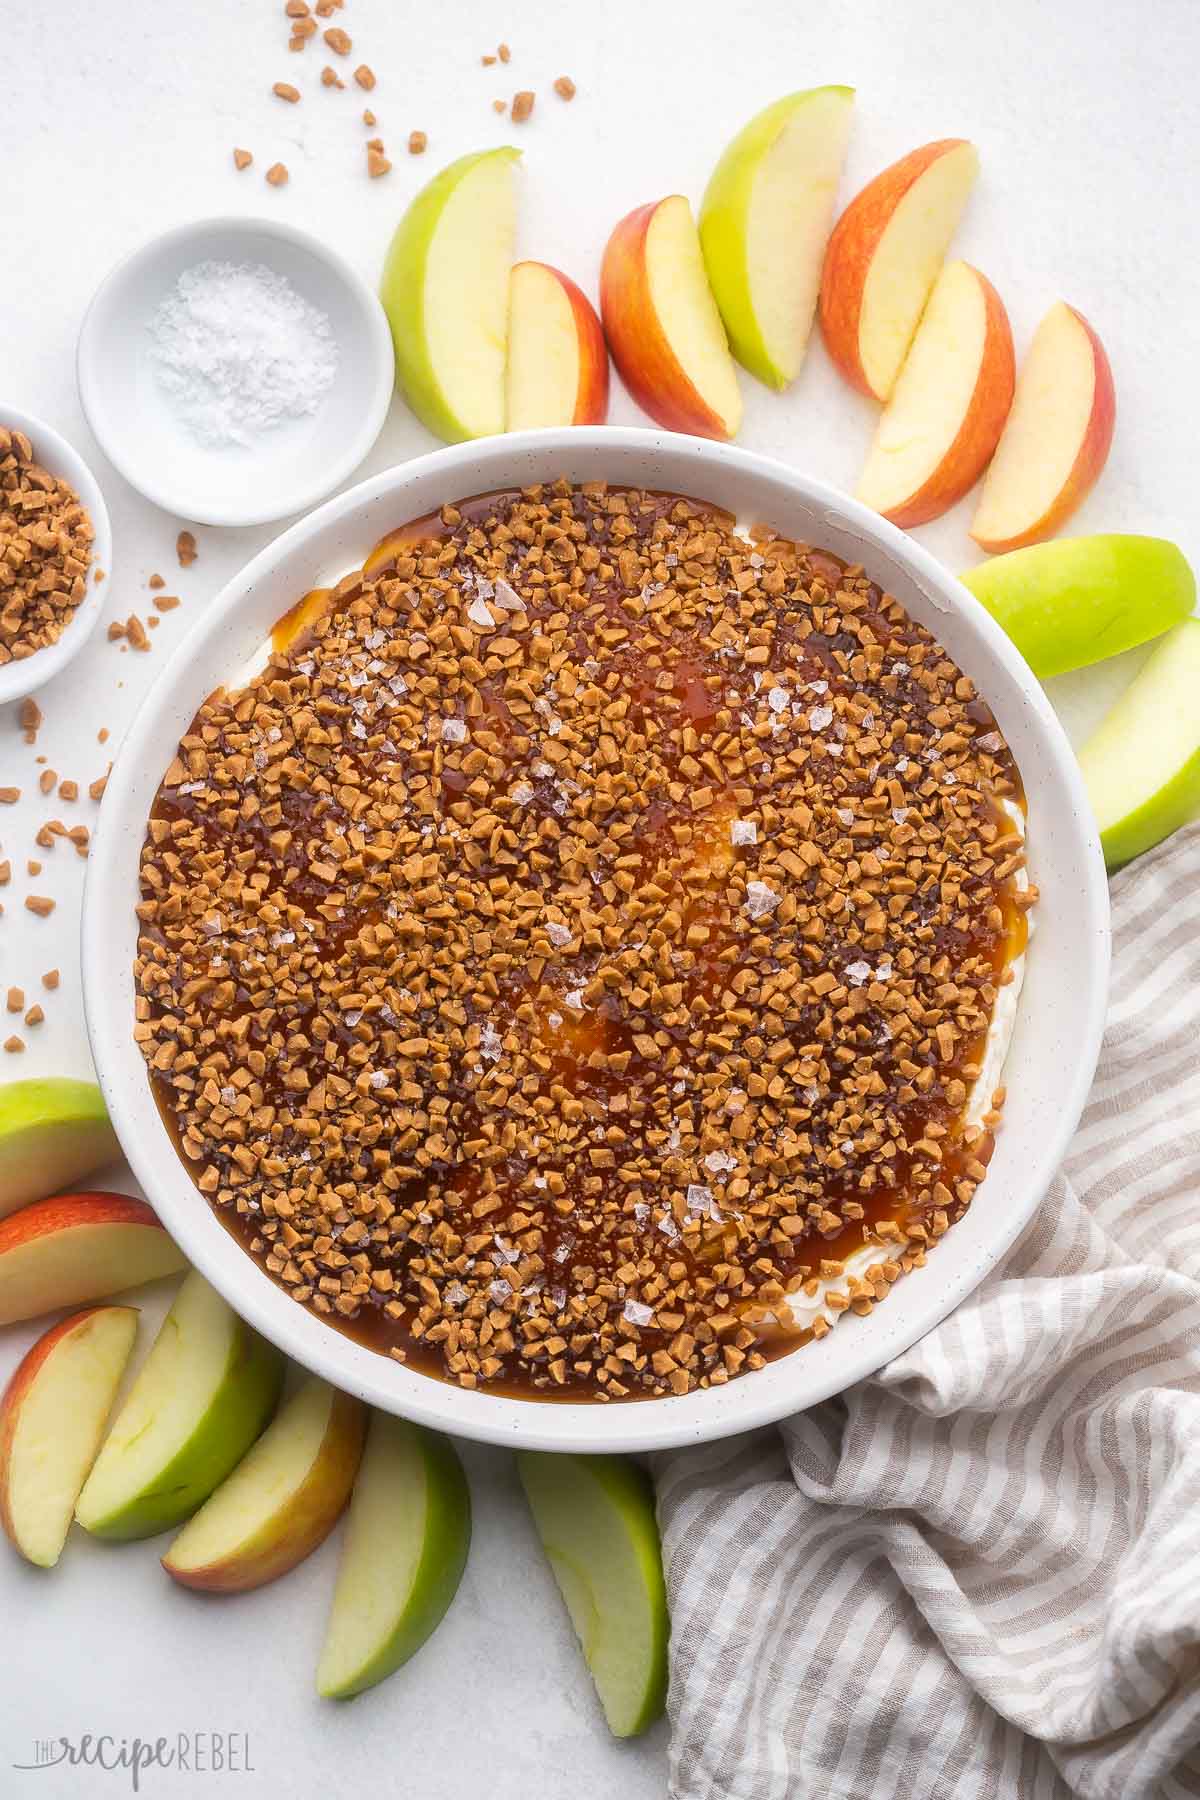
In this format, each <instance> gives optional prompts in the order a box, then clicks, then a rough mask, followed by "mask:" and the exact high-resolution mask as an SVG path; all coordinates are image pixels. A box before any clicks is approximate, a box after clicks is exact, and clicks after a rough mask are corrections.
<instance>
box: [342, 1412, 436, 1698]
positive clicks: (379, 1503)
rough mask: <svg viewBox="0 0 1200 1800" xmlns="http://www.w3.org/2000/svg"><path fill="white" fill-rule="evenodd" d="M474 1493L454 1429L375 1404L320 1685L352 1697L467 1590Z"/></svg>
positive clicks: (404, 1657) (413, 1646)
mask: <svg viewBox="0 0 1200 1800" xmlns="http://www.w3.org/2000/svg"><path fill="white" fill-rule="evenodd" d="M470 1543H471V1497H470V1493H469V1492H468V1489H467V1482H466V1477H465V1476H464V1474H463V1471H462V1464H461V1463H460V1462H459V1460H458V1456H457V1454H456V1452H455V1450H454V1446H453V1445H452V1444H451V1443H450V1441H449V1439H448V1438H444V1437H439V1436H438V1434H437V1433H436V1432H433V1431H426V1430H425V1429H424V1427H423V1426H421V1425H410V1424H409V1423H408V1421H407V1420H406V1419H394V1418H392V1417H390V1416H389V1415H388V1414H386V1413H372V1415H371V1423H370V1425H369V1427H368V1429H367V1447H366V1450H365V1451H364V1452H363V1459H362V1467H361V1468H360V1469H359V1472H358V1480H357V1481H356V1482H355V1484H354V1494H353V1497H352V1498H351V1501H350V1513H349V1517H348V1518H347V1520H346V1540H345V1544H344V1546H343V1549H342V1560H341V1564H340V1565H339V1568H338V1577H337V1587H336V1589H335V1590H334V1596H333V1606H332V1609H331V1611H330V1615H329V1627H328V1630H327V1631H326V1633H325V1645H324V1648H323V1649H322V1651H321V1661H320V1666H319V1667H318V1669H317V1692H318V1693H319V1694H321V1695H323V1696H324V1697H325V1699H327V1700H347V1699H349V1698H350V1696H351V1695H352V1694H361V1693H362V1692H363V1690H364V1689H365V1688H369V1687H374V1686H375V1685H376V1683H377V1682H380V1681H382V1680H383V1679H384V1677H385V1676H387V1675H390V1674H391V1673H392V1671H393V1670H394V1669H398V1668H399V1667H400V1665H401V1663H406V1662H407V1661H408V1660H409V1658H410V1657H411V1656H415V1655H416V1653H417V1651H418V1650H419V1649H420V1648H421V1645H422V1644H423V1643H424V1642H425V1640H426V1638H427V1637H429V1636H430V1635H431V1633H432V1632H433V1631H435V1630H436V1629H437V1627H438V1625H439V1624H440V1623H441V1620H442V1617H443V1615H444V1614H445V1612H446V1609H447V1608H448V1607H449V1605H450V1602H451V1601H452V1600H453V1598H454V1596H455V1594H456V1593H457V1592H458V1584H459V1582H460V1581H461V1580H462V1573H463V1570H464V1569H465V1568H466V1565H467V1551H468V1549H469V1548H470Z"/></svg>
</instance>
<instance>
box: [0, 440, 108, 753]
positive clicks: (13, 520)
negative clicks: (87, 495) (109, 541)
mask: <svg viewBox="0 0 1200 1800" xmlns="http://www.w3.org/2000/svg"><path fill="white" fill-rule="evenodd" d="M93 536H94V532H93V527H92V521H91V517H90V515H89V514H88V512H87V510H86V508H85V507H84V506H83V504H82V503H81V501H80V499H79V496H78V494H76V492H75V490H74V489H73V488H71V487H68V486H67V483H66V482H65V481H60V480H59V478H58V476H57V475H51V474H50V473H49V471H48V470H46V469H43V468H42V466H41V464H40V463H38V462H37V461H36V460H35V457H34V446H33V445H32V444H31V443H30V441H29V439H28V438H27V437H26V436H25V435H24V433H23V432H20V431H13V430H10V429H9V428H8V427H7V426H6V425H5V424H4V422H3V420H2V419H0V665H3V664H5V663H10V662H20V661H23V660H24V659H25V658H26V657H28V656H32V655H33V654H34V653H35V651H38V650H42V649H45V648H46V646H47V645H49V644H53V643H56V642H57V641H58V639H59V638H60V637H61V636H62V633H63V631H64V630H65V629H66V627H67V626H68V625H69V624H70V622H71V620H72V619H73V618H74V616H75V612H76V610H77V608H78V607H79V605H80V603H81V602H82V601H83V600H84V598H85V597H86V594H87V583H88V576H89V571H91V574H92V579H93V580H97V581H98V580H99V579H100V575H99V572H98V571H93V570H92V540H93ZM27 705H32V702H28V703H27ZM34 710H35V711H36V708H35V709H34ZM24 716H25V715H24V714H22V718H24ZM39 717H40V715H39ZM22 729H23V730H26V731H29V730H34V731H36V729H37V727H36V726H32V727H31V726H28V725H24V724H23V725H22Z"/></svg>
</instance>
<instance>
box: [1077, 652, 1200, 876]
mask: <svg viewBox="0 0 1200 1800" xmlns="http://www.w3.org/2000/svg"><path fill="white" fill-rule="evenodd" d="M1198 695H1200V619H1185V620H1184V621H1183V623H1182V624H1181V625H1176V627H1175V629H1174V630H1173V631H1171V632H1168V634H1167V636H1166V637H1164V638H1163V640H1162V642H1161V644H1156V645H1155V647H1154V649H1153V650H1152V651H1151V652H1150V655H1149V656H1148V657H1147V659H1146V661H1145V663H1144V664H1143V665H1142V668H1141V669H1140V670H1139V672H1138V674H1137V675H1136V676H1135V677H1134V679H1133V681H1132V682H1131V684H1130V685H1129V687H1128V688H1127V689H1126V690H1125V692H1124V693H1123V694H1122V696H1121V698H1120V699H1119V700H1118V701H1117V703H1116V705H1115V706H1114V707H1113V709H1112V711H1111V712H1110V713H1109V714H1108V715H1107V717H1106V718H1105V719H1103V720H1102V721H1101V723H1100V725H1099V726H1098V727H1097V729H1096V731H1095V733H1094V734H1093V736H1092V737H1091V738H1089V739H1088V741H1087V743H1086V744H1085V745H1084V746H1083V749H1082V750H1081V751H1080V753H1079V763H1080V767H1081V768H1082V770H1083V775H1084V780H1085V781H1086V782H1087V788H1088V793H1089V794H1090V795H1091V800H1092V805H1093V807H1094V808H1095V812H1096V821H1097V823H1098V825H1099V827H1100V842H1101V843H1102V844H1103V846H1104V860H1105V862H1106V863H1107V865H1108V867H1109V869H1119V868H1120V867H1121V865H1122V864H1123V863H1127V862H1130V861H1131V860H1132V859H1133V857H1135V856H1140V855H1141V854H1142V851H1143V850H1149V849H1150V848H1151V847H1152V846H1153V845H1155V844H1158V843H1161V842H1162V840H1163V838H1165V837H1169V836H1170V834H1171V833H1172V832H1173V831H1178V829H1179V827H1180V826H1181V825H1186V824H1188V822H1189V821H1190V820H1192V819H1194V818H1196V817H1197V816H1198V815H1200V703H1198V700H1197V696H1198Z"/></svg>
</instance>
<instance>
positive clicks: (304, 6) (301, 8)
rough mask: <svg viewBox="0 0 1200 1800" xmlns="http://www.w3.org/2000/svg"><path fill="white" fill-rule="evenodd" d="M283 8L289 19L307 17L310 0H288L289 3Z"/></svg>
mask: <svg viewBox="0 0 1200 1800" xmlns="http://www.w3.org/2000/svg"><path fill="white" fill-rule="evenodd" d="M283 10H284V12H285V13H286V14H287V16H288V18H289V19H307V17H308V12H309V7H308V0H287V4H286V6H285V7H284V9H283Z"/></svg>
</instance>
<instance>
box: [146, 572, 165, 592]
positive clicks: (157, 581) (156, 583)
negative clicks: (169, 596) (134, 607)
mask: <svg viewBox="0 0 1200 1800" xmlns="http://www.w3.org/2000/svg"><path fill="white" fill-rule="evenodd" d="M166 585H167V584H166V582H165V581H164V580H163V578H162V576H161V575H152V576H151V577H150V579H149V581H148V582H147V583H146V586H147V587H149V588H155V589H158V588H164V587H166Z"/></svg>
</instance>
